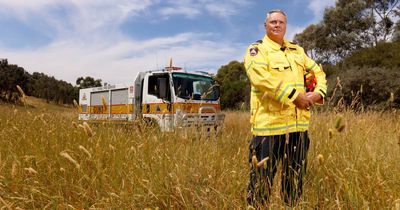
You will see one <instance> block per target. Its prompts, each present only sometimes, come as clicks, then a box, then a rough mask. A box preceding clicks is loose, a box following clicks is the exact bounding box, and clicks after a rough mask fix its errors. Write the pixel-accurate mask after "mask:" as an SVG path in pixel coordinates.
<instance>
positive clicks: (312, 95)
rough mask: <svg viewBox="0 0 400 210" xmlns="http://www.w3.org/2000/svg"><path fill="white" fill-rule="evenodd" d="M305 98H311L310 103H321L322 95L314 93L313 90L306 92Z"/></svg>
mask: <svg viewBox="0 0 400 210" xmlns="http://www.w3.org/2000/svg"><path fill="white" fill-rule="evenodd" d="M306 96H307V98H309V99H311V101H312V103H313V104H315V103H319V104H322V103H323V101H322V96H321V95H320V94H319V93H315V92H308V93H306Z"/></svg>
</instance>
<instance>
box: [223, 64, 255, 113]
mask: <svg viewBox="0 0 400 210" xmlns="http://www.w3.org/2000/svg"><path fill="white" fill-rule="evenodd" d="M216 80H217V82H218V83H219V84H220V88H221V106H222V108H223V109H227V108H229V109H237V108H241V107H242V105H244V104H245V105H246V107H248V104H249V99H250V81H249V80H248V78H247V75H246V71H245V68H244V64H243V63H240V62H238V61H231V62H229V64H228V65H224V66H221V68H219V69H218V73H217V77H216Z"/></svg>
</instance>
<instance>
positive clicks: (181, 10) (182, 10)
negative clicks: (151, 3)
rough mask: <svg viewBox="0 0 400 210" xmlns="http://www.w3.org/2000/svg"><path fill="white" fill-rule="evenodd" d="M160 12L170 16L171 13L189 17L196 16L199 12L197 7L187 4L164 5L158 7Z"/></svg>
mask: <svg viewBox="0 0 400 210" xmlns="http://www.w3.org/2000/svg"><path fill="white" fill-rule="evenodd" d="M160 14H161V15H162V16H167V17H168V16H171V15H183V16H186V17H189V18H193V17H196V16H198V15H200V14H201V11H200V10H199V9H196V8H193V7H187V6H178V7H165V8H162V9H160Z"/></svg>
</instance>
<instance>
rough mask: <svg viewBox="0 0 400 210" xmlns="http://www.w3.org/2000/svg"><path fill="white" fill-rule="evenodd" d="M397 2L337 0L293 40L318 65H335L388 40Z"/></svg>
mask: <svg viewBox="0 0 400 210" xmlns="http://www.w3.org/2000/svg"><path fill="white" fill-rule="evenodd" d="M398 4H399V0H367V1H365V0H364V1H363V0H338V1H336V5H335V7H331V8H328V9H326V10H325V12H324V17H323V20H322V21H321V22H320V23H319V24H317V25H312V26H309V27H307V28H306V29H305V30H304V31H303V32H302V33H300V34H297V35H296V36H295V41H296V42H299V44H300V45H304V46H305V47H306V48H307V52H312V53H311V56H313V57H314V58H316V59H317V60H318V61H319V62H322V63H336V62H337V61H340V60H342V59H343V58H345V57H347V56H348V55H350V54H351V53H352V52H354V51H356V50H358V49H361V48H365V47H372V46H376V45H377V44H378V43H380V42H386V41H388V40H389V38H390V37H392V35H393V32H394V31H395V30H394V27H395V25H394V23H393V18H394V17H395V16H396V15H397V16H399V15H398V14H399V12H398V10H399V8H398V7H397V8H396V6H397V5H398Z"/></svg>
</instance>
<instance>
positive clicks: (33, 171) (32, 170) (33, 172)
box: [24, 167, 38, 175]
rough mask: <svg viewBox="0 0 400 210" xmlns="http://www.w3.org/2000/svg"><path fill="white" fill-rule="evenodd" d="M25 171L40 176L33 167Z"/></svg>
mask: <svg viewBox="0 0 400 210" xmlns="http://www.w3.org/2000/svg"><path fill="white" fill-rule="evenodd" d="M24 170H25V171H26V172H28V174H29V175H36V174H38V172H37V171H36V170H35V169H33V168H32V167H29V168H24Z"/></svg>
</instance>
